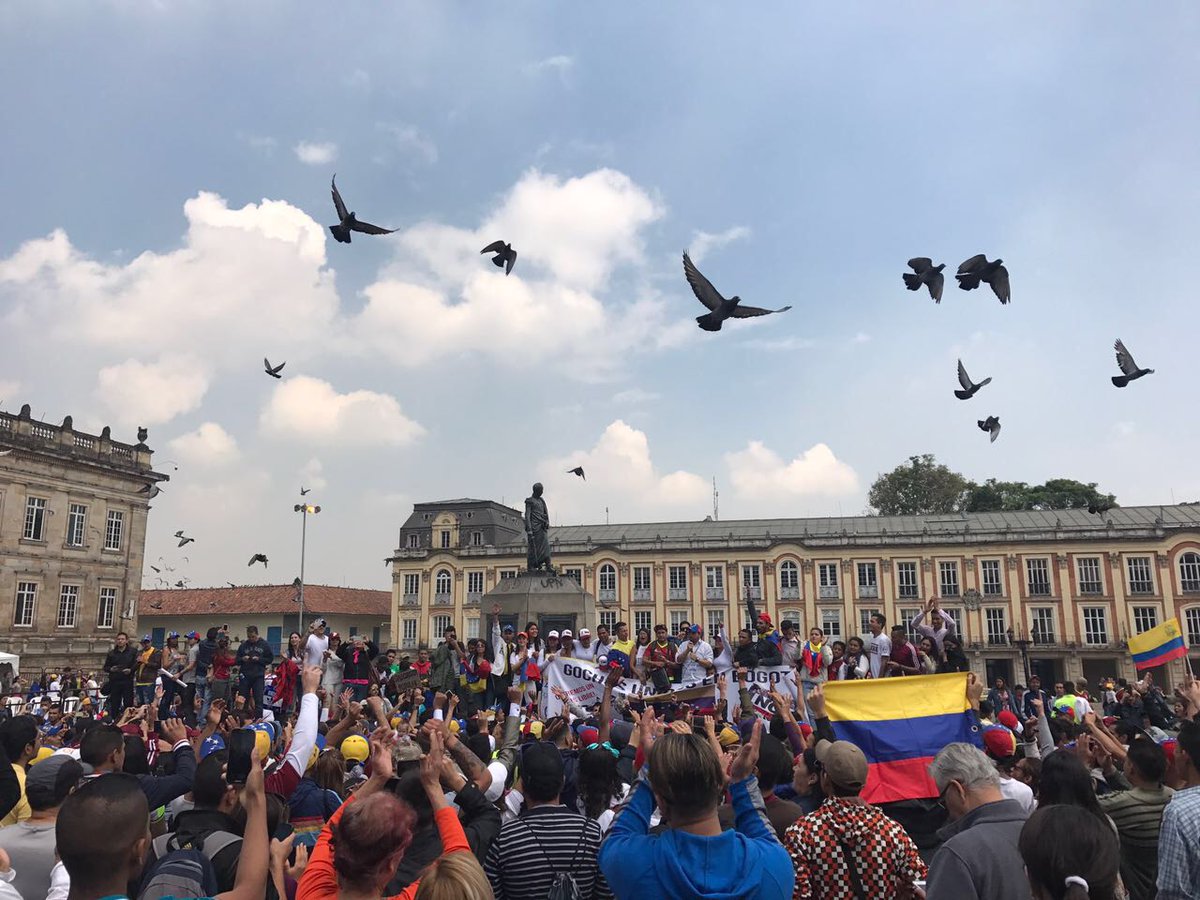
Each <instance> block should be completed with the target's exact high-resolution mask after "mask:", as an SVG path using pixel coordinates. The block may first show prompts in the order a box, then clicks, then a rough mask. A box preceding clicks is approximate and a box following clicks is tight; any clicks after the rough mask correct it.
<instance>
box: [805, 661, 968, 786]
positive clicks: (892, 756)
mask: <svg viewBox="0 0 1200 900" xmlns="http://www.w3.org/2000/svg"><path fill="white" fill-rule="evenodd" d="M825 711H826V713H827V714H828V715H829V721H830V723H831V724H832V725H833V730H834V732H835V733H836V734H837V737H838V740H841V741H850V742H851V743H854V744H857V745H858V747H859V748H860V749H861V750H862V751H863V753H864V754H865V755H866V757H867V764H868V767H869V768H868V772H867V784H866V787H865V788H864V789H863V792H862V798H863V799H864V800H866V801H867V802H868V803H887V802H890V801H892V800H915V799H919V798H922V797H936V796H937V793H938V792H937V788H936V787H935V786H934V783H933V779H932V778H930V777H929V772H928V771H927V770H928V767H929V764H930V763H931V762H933V758H934V757H935V756H936V755H937V753H938V751H939V750H941V749H942V748H943V747H945V746H946V745H947V744H952V743H955V742H958V741H961V742H965V743H968V744H974V745H975V746H977V747H978V746H981V741H980V737H979V723H978V720H977V719H976V717H975V714H974V713H973V712H972V711H971V705H970V703H969V702H968V701H967V676H966V674H965V673H952V674H948V675H921V676H912V677H907V678H879V679H870V680H866V681H831V682H829V683H828V684H826V685H825Z"/></svg>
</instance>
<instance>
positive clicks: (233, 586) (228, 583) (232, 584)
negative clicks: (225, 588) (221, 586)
mask: <svg viewBox="0 0 1200 900" xmlns="http://www.w3.org/2000/svg"><path fill="white" fill-rule="evenodd" d="M225 583H226V584H227V585H229V586H230V587H231V588H236V587H237V585H236V584H234V583H233V582H232V581H227V582H225Z"/></svg>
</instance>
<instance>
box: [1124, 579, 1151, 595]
mask: <svg viewBox="0 0 1200 900" xmlns="http://www.w3.org/2000/svg"><path fill="white" fill-rule="evenodd" d="M1129 593H1131V594H1153V593H1154V582H1153V581H1131V582H1129Z"/></svg>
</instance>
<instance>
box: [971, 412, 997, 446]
mask: <svg viewBox="0 0 1200 900" xmlns="http://www.w3.org/2000/svg"><path fill="white" fill-rule="evenodd" d="M975 424H976V425H978V426H979V430H980V431H986V432H988V433H989V434H990V435H991V436H992V443H993V444H994V443H996V438H998V437H1000V420H999V419H998V418H997V417H996V416H988V417H987V418H986V419H980V420H979V421H978V422H976V423H975Z"/></svg>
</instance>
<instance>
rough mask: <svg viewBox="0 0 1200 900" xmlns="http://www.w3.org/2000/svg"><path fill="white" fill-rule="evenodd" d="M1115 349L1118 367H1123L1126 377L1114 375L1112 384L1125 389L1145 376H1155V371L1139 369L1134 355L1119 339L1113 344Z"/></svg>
mask: <svg viewBox="0 0 1200 900" xmlns="http://www.w3.org/2000/svg"><path fill="white" fill-rule="evenodd" d="M1113 349H1114V350H1116V351H1117V365H1118V366H1120V367H1121V371H1122V372H1124V373H1125V374H1124V375H1114V376H1113V380H1112V383H1113V384H1115V385H1116V386H1117V387H1120V388H1123V387H1125V385H1127V384H1129V382H1131V381H1136V380H1137V379H1139V378H1141V377H1142V376H1143V375H1153V374H1154V370H1153V369H1139V368H1138V364H1137V363H1136V362H1134V361H1133V355H1132V354H1131V353H1130V352H1129V351H1128V350H1126V349H1125V344H1124V343H1122V342H1121V339H1120V338H1117V342H1116V343H1115V344H1113Z"/></svg>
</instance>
